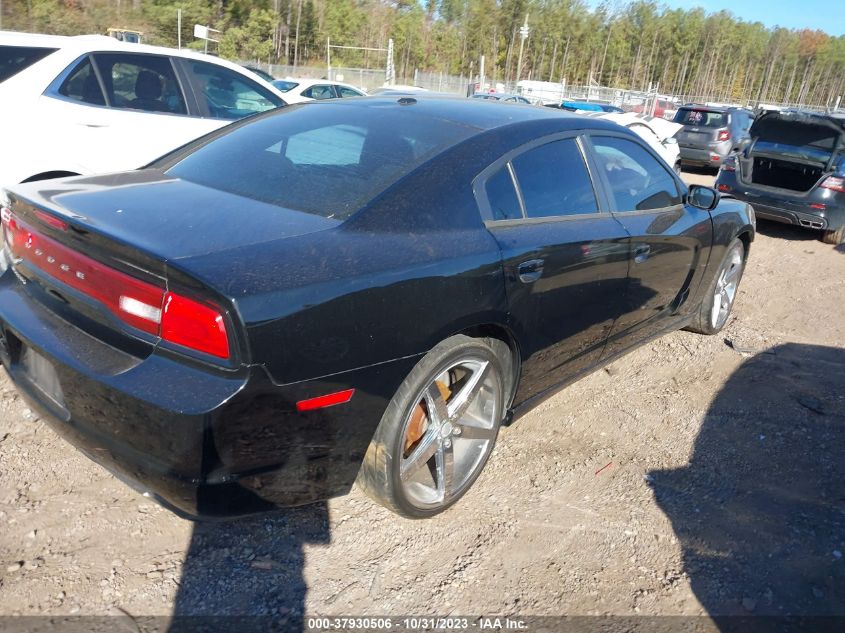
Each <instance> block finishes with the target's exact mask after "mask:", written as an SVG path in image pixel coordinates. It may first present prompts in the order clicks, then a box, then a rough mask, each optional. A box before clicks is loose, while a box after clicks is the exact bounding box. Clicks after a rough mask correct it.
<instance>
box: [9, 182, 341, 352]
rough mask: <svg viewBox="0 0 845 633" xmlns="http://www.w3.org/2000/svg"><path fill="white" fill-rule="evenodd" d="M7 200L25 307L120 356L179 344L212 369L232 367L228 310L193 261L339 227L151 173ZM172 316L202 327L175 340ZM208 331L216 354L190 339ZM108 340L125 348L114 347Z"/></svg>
mask: <svg viewBox="0 0 845 633" xmlns="http://www.w3.org/2000/svg"><path fill="white" fill-rule="evenodd" d="M9 199H10V205H9V208H8V209H6V208H4V209H3V225H4V229H5V233H6V235H5V240H6V242H7V245H6V249H7V253H10V254H11V255H12V261H13V267H14V269H15V271H16V272H17V274H18V275H19V276H20V277H21V278H22V279H24V280H26V281H27V282H33V283H28V284H26V285H27V286H28V287H29V290H28V292H29V294H30V296H31V297H32V298H33V299H35V300H37V301H39V302H40V303H42V304H44V305H46V307H47V308H48V309H50V310H52V311H53V312H54V313H57V314H61V315H62V316H63V318H65V320H67V321H69V322H71V323H73V324H74V325H76V326H77V327H79V328H81V329H83V330H85V331H86V332H88V333H89V334H92V335H94V336H96V337H98V338H99V339H101V340H106V339H108V340H109V341H110V343H112V344H115V345H116V346H117V347H121V348H123V349H132V350H137V349H138V342H141V343H145V344H146V345H147V353H148V352H149V351H151V349H152V347H153V346H155V345H157V344H159V343H160V342H161V341H162V339H164V340H165V341H174V340H175V343H176V344H177V347H179V350H180V351H182V349H183V348H185V349H187V348H190V349H189V351H192V354H193V351H196V350H199V356H200V357H201V359H205V360H207V359H209V358H210V359H211V360H215V361H220V362H223V361H226V362H228V361H231V362H234V361H236V360H238V357H239V355H238V354H230V353H229V351H230V345H231V346H237V343H238V341H237V338H238V337H237V332H235V331H234V329H235V328H234V327H233V324H234V323H235V322H236V320H237V319H236V312H237V309H236V305H235V301H234V300H233V299H232V298H230V297H228V296H227V293H226V289H225V285H224V284H223V282H222V280H221V279H217V280H216V279H209V278H207V276H204V275H203V274H201V273H198V272H197V271H194V270H192V268H191V265H190V262H191V258H195V257H197V256H200V255H203V254H207V253H211V252H214V253H220V252H223V251H226V250H227V249H229V248H244V247H249V246H250V245H254V244H258V243H262V242H270V241H273V240H279V239H283V238H286V237H292V236H295V235H302V234H304V233H308V232H311V231H316V230H320V229H324V228H330V227H332V226H335V225H336V224H338V221H336V220H329V219H326V218H322V217H320V216H317V215H313V214H306V213H301V212H297V211H291V210H289V209H283V208H280V207H278V206H275V205H269V204H265V203H262V202H257V201H253V200H247V199H243V198H241V197H240V196H236V195H233V194H226V193H224V192H220V191H214V190H211V189H208V188H206V187H204V186H202V185H197V184H192V183H188V182H185V181H182V180H179V179H175V178H169V177H166V176H164V175H163V174H162V173H161V172H156V171H155V170H140V171H136V172H127V173H125V174H115V175H110V176H98V177H94V178H71V179H62V180H57V181H44V182H39V183H31V184H28V185H20V186H18V187H15V188H14V189H13V190H11V191H10V192H9ZM177 310H181V311H182V315H183V316H185V315H187V317H188V318H189V319H191V318H199V319H204V323H200V324H199V325H198V326H197V327H194V325H196V324H193V325H192V324H190V323H186V322H185V321H182V322H179V323H178V324H177V326H178V327H180V328H181V331H180V332H177V333H176V338H175V339H174V338H173V337H172V336H170V334H172V332H170V334H169V333H168V330H167V329H166V326H167V319H168V317H167V315H168V314H170V313H173V314H176V312H175V311H177ZM218 317H221V319H222V320H221V319H218ZM227 324H228V325H227ZM218 326H219V327H218ZM216 327H218V333H219V336H218V338H217V339H216V342H215V344H214V345H208V344H207V343H208V341H207V340H198V339H197V338H196V337H195V338H191V336H192V335H194V334H197V332H199V333H200V334H201V335H202V336H205V334H207V333H209V332H212V331H213V330H214V329H215V328H216ZM203 328H204V329H203ZM115 334H119V335H121V336H123V337H124V339H126V340H124V341H122V342H121V341H120V340H117V343H114V341H115V340H116V338H117V339H119V338H120V336H117V337H115ZM176 339H178V340H176ZM195 343H197V344H195ZM231 349H234V347H232V348H231ZM240 358H243V355H242V354H241V355H240ZM221 359H222V360H221ZM226 362H224V364H226ZM231 362H229V364H231Z"/></svg>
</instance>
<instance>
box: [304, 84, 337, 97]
mask: <svg viewBox="0 0 845 633" xmlns="http://www.w3.org/2000/svg"><path fill="white" fill-rule="evenodd" d="M302 96H303V97H308V98H309V99H334V90H333V89H332V87H331V86H311V87H310V88H306V89H305V90H303V91H302Z"/></svg>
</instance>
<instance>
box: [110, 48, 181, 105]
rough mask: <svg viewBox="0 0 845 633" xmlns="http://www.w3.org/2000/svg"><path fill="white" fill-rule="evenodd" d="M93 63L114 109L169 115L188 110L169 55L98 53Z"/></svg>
mask: <svg viewBox="0 0 845 633" xmlns="http://www.w3.org/2000/svg"><path fill="white" fill-rule="evenodd" d="M94 62H95V63H96V64H97V68H98V69H99V71H100V77H101V78H102V80H103V83H104V84H105V89H106V93H107V94H108V96H109V102H110V104H111V106H112V107H113V108H121V109H125V110H142V111H144V112H160V113H167V114H186V113H187V111H188V110H187V108H186V107H185V100H184V98H183V97H182V90H181V88H180V87H179V82H178V81H177V80H176V73H175V72H174V71H173V65H172V64H171V62H170V58H168V57H164V56H160V55H138V54H126V53H97V54H95V55H94Z"/></svg>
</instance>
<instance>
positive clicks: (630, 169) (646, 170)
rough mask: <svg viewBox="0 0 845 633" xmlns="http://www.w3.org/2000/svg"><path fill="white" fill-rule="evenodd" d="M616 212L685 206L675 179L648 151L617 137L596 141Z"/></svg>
mask: <svg viewBox="0 0 845 633" xmlns="http://www.w3.org/2000/svg"><path fill="white" fill-rule="evenodd" d="M592 141H593V147H595V150H596V154H597V161H598V163H599V168H600V169H602V170H604V174H605V176H606V177H607V181H608V183H609V184H610V190H611V193H612V194H613V198H614V200H615V203H616V204H615V209H616V211H647V210H651V209H662V208H665V207H671V206H674V205H677V204H681V196H680V194H679V193H678V186H677V184H676V183H675V179H674V178H672V176H670V175H669V172H668V171H667V170H666V169H665V168H664V167H663V165H661V164H660V162H659V161H658V160H657V159H656V158H654V156H652V155H651V154H649V153H648V152H647V151H646V150H645V148H643V147H642V146H640V145H638V144H637V143H634V142H633V141H629V140H628V139H624V138H619V137H615V136H595V137H593V138H592Z"/></svg>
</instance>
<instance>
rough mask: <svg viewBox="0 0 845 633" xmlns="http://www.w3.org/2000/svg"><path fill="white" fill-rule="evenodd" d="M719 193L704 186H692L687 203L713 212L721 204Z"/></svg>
mask: <svg viewBox="0 0 845 633" xmlns="http://www.w3.org/2000/svg"><path fill="white" fill-rule="evenodd" d="M719 199H720V196H719V192H718V191H716V190H715V189H713V188H712V187H705V186H704V185H690V186H689V192H688V193H687V203H688V204H690V205H692V206H694V207H696V208H698V209H704V210H705V211H712V210H713V209H715V208H716V205H718V204H719Z"/></svg>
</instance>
